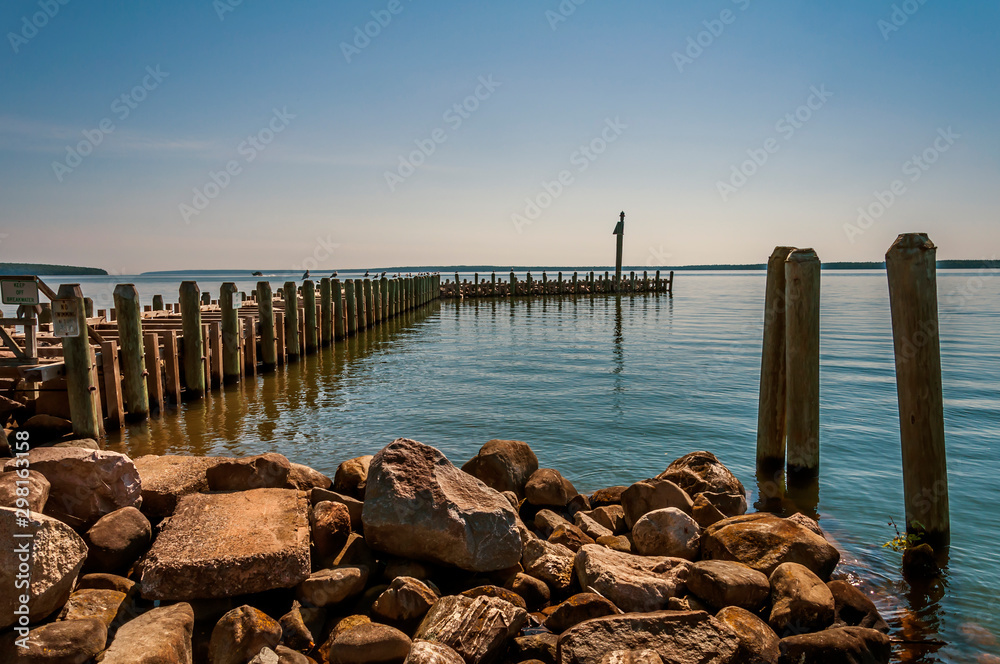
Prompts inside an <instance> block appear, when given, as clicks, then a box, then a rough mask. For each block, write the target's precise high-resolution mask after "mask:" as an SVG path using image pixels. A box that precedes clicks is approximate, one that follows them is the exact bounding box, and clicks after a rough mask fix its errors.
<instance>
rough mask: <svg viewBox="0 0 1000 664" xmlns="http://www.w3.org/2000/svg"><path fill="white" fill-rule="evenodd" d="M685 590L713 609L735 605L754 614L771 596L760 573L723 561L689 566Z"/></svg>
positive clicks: (769, 586) (767, 582) (700, 562)
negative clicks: (686, 588)
mask: <svg viewBox="0 0 1000 664" xmlns="http://www.w3.org/2000/svg"><path fill="white" fill-rule="evenodd" d="M687 587H688V590H690V591H691V592H692V593H694V594H695V595H696V596H697V597H698V598H699V599H701V600H702V601H704V602H705V603H707V604H708V605H709V606H712V607H713V608H715V609H716V610H718V609H721V608H724V607H727V606H738V607H740V608H742V609H746V610H747V611H753V612H756V611H759V610H760V609H762V608H763V607H764V604H765V603H766V602H767V599H768V597H769V596H770V595H771V583H770V581H769V580H768V578H767V577H766V576H764V574H762V573H761V572H758V571H757V570H755V569H751V568H749V567H747V566H746V565H743V564H742V563H734V562H730V561H727V560H702V561H699V562H697V563H695V564H694V565H692V566H691V571H690V573H689V574H688V579H687Z"/></svg>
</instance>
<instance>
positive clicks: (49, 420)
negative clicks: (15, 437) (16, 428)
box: [21, 413, 73, 445]
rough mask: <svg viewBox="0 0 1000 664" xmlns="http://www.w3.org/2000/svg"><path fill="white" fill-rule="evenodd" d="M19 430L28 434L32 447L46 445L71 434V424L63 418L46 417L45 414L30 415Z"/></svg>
mask: <svg viewBox="0 0 1000 664" xmlns="http://www.w3.org/2000/svg"><path fill="white" fill-rule="evenodd" d="M21 428H22V429H24V430H25V431H27V432H28V433H29V434H30V436H31V444H32V445H39V444H41V443H47V442H49V441H52V440H56V439H57V438H62V437H63V436H68V435H69V434H71V433H73V423H72V422H70V421H69V420H67V419H65V418H63V417H56V416H55V415H47V414H45V413H39V414H38V415H32V416H31V417H29V418H28V419H27V420H25V422H24V424H22V425H21Z"/></svg>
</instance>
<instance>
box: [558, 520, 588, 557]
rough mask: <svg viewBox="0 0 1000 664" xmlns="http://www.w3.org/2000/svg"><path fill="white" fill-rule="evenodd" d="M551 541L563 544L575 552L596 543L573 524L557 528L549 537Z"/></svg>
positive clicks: (565, 524)
mask: <svg viewBox="0 0 1000 664" xmlns="http://www.w3.org/2000/svg"><path fill="white" fill-rule="evenodd" d="M549 541H550V542H552V543H553V544H562V545H563V546H565V547H566V548H568V549H569V550H570V551H574V552H576V551H579V550H580V547H582V546H585V545H587V544H593V543H594V540H593V538H591V537H590V536H588V535H587V534H586V533H585V532H583V531H582V530H580V529H579V528H577V527H576V526H574V525H573V524H572V523H562V524H559V525H558V526H556V529H555V530H553V531H552V534H551V535H549Z"/></svg>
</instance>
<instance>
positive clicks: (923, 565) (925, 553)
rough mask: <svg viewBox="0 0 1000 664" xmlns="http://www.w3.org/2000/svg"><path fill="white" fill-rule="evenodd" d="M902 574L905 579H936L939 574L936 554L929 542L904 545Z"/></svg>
mask: <svg viewBox="0 0 1000 664" xmlns="http://www.w3.org/2000/svg"><path fill="white" fill-rule="evenodd" d="M903 576H904V577H905V578H907V579H936V578H937V577H939V576H941V568H940V567H938V564H937V556H936V555H935V553H934V549H933V548H932V547H931V545H930V544H927V543H924V544H918V545H917V546H908V547H906V550H905V551H903Z"/></svg>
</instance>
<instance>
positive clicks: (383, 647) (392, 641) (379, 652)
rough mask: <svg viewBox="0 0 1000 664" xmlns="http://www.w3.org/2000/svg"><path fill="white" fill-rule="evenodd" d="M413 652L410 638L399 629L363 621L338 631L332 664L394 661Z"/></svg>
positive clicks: (331, 656)
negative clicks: (350, 627)
mask: <svg viewBox="0 0 1000 664" xmlns="http://www.w3.org/2000/svg"><path fill="white" fill-rule="evenodd" d="M409 654H410V638H409V637H408V636H406V634H403V633H402V632H400V631H399V630H398V629H395V628H393V627H389V626H388V625H381V624H379V623H364V624H361V625H357V626H356V627H353V628H352V629H347V630H345V631H343V632H342V633H340V634H338V635H337V637H336V638H335V639H333V641H332V642H331V644H330V651H329V654H328V656H327V657H328V659H329V661H330V664H392V663H393V662H400V663H401V662H403V661H405V660H406V656H407V655H409Z"/></svg>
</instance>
